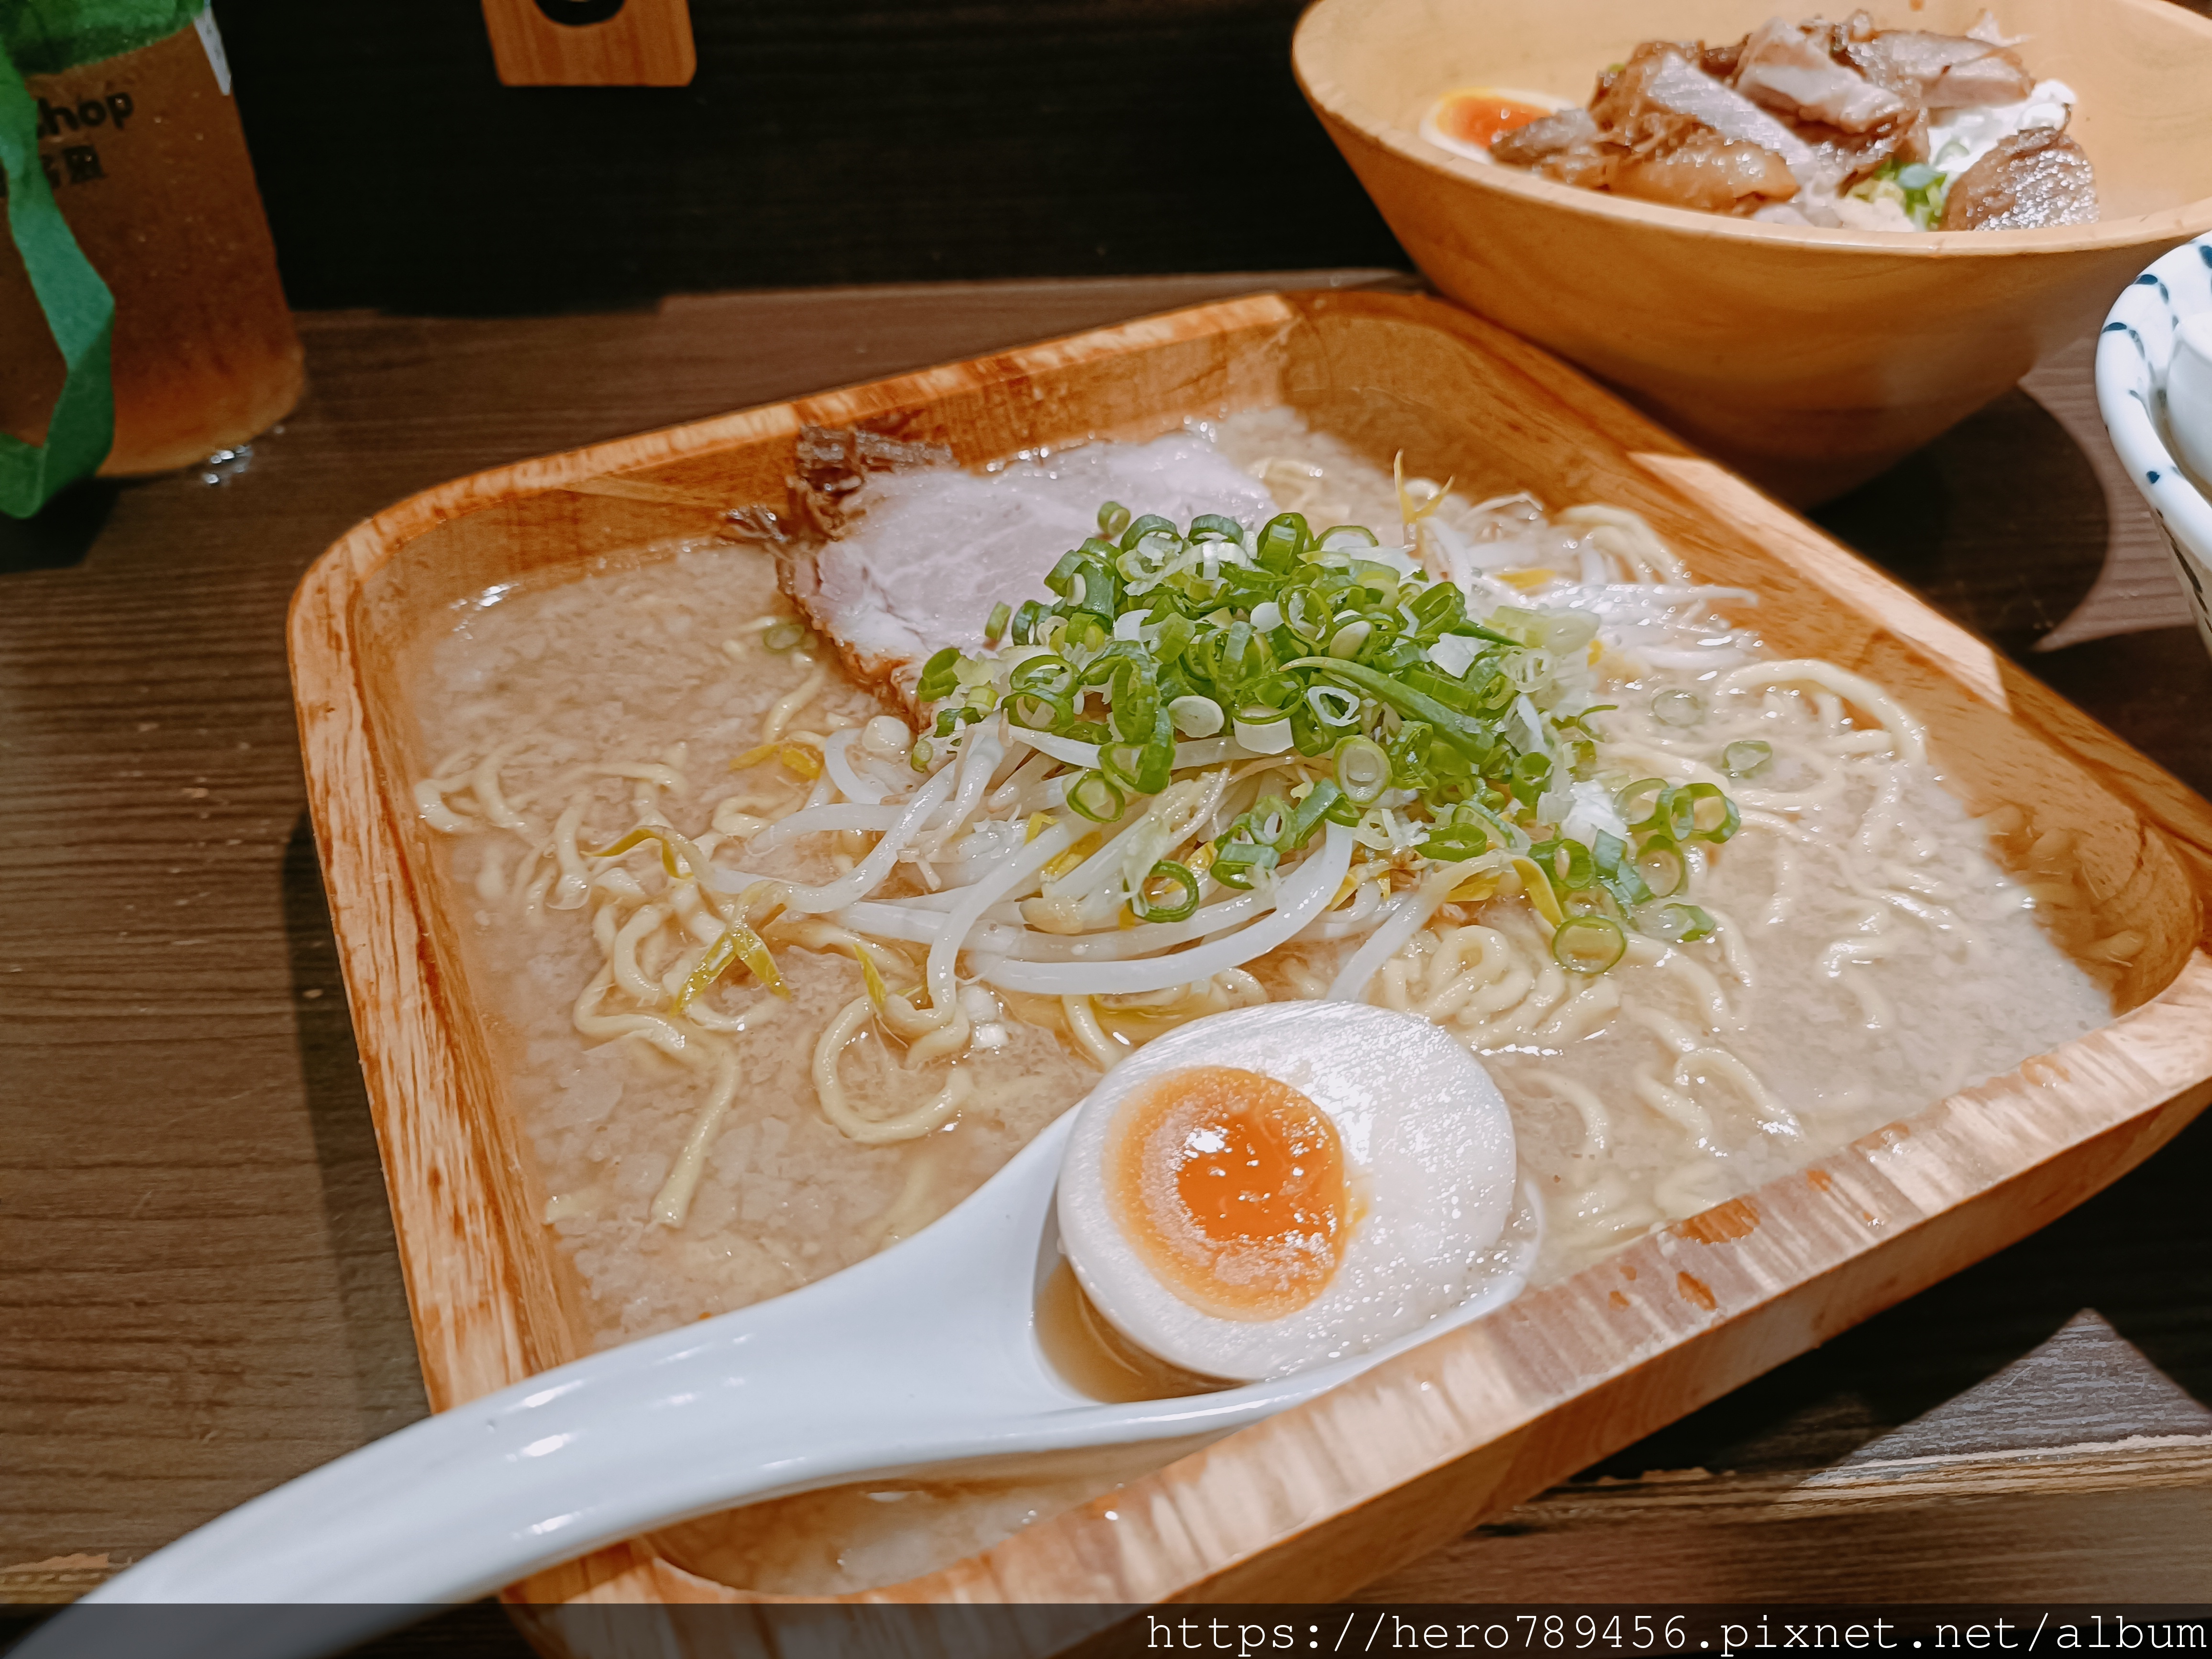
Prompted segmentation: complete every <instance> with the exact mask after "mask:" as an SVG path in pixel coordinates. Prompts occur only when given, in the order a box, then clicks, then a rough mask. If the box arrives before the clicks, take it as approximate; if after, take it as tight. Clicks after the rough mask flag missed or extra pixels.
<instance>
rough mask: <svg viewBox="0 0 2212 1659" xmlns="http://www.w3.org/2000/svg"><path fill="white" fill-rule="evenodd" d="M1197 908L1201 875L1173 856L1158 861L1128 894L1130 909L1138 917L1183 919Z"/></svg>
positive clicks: (1168, 919) (1170, 919)
mask: <svg viewBox="0 0 2212 1659" xmlns="http://www.w3.org/2000/svg"><path fill="white" fill-rule="evenodd" d="M1163 883H1164V884H1166V885H1165V887H1163V886H1162V884H1163ZM1197 908H1198V877H1197V876H1196V874H1194V872H1192V870H1191V869H1190V866H1188V865H1182V864H1177V863H1176V861H1175V860H1173V859H1162V860H1160V861H1159V862H1158V864H1155V865H1154V866H1152V874H1150V875H1149V876H1146V878H1145V879H1144V880H1143V881H1142V882H1140V883H1139V884H1138V886H1137V890H1136V891H1135V892H1134V893H1133V894H1132V895H1130V897H1129V910H1130V913H1131V914H1132V915H1134V916H1135V917H1136V918H1137V920H1138V921H1182V920H1183V919H1184V918H1185V917H1187V916H1188V915H1192V914H1193V913H1194V912H1195V911H1196V910H1197Z"/></svg>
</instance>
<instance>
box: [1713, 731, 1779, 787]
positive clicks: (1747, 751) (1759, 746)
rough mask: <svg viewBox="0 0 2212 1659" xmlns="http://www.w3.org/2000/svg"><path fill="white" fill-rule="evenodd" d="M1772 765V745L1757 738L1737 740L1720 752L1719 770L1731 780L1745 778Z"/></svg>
mask: <svg viewBox="0 0 2212 1659" xmlns="http://www.w3.org/2000/svg"><path fill="white" fill-rule="evenodd" d="M1773 763H1774V745H1773V744H1771V743H1768V742H1766V741H1765V740H1764V739H1763V738H1737V739H1736V741H1735V742H1734V743H1732V744H1729V746H1728V747H1727V748H1725V749H1723V750H1721V770H1722V771H1723V772H1725V773H1727V774H1728V775H1729V776H1730V777H1732V778H1747V777H1750V776H1751V775H1753V773H1756V772H1762V771H1765V769H1767V768H1768V767H1770V766H1771V765H1772V764H1773Z"/></svg>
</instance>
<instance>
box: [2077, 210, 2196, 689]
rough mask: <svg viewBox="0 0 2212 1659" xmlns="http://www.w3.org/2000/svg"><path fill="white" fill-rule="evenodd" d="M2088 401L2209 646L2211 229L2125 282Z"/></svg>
mask: <svg viewBox="0 0 2212 1659" xmlns="http://www.w3.org/2000/svg"><path fill="white" fill-rule="evenodd" d="M2097 407H2098V409H2099V410H2100V412H2101V413H2102V414H2103V415H2104V417H2105V429H2106V431H2107V432H2108V433H2110V434H2111V435H2112V447H2113V448H2114V449H2116V450H2118V452H2119V456H2120V459H2121V461H2122V462H2123V463H2124V464H2125V465H2126V467H2127V469H2128V472H2129V475H2130V477H2133V478H2134V479H2135V481H2136V489H2140V490H2141V491H2142V494H2143V499H2144V500H2145V501H2148V502H2149V503H2150V507H2151V511H2152V512H2154V513H2156V514H2157V515H2158V521H2159V523H2160V525H2161V526H2164V527H2165V530H2166V540H2167V542H2168V543H2169V544H2171V545H2172V548H2173V558H2174V562H2175V563H2176V564H2177V565H2179V567H2180V568H2181V580H2182V584H2183V586H2185V587H2186V588H2187V589H2188V591H2189V602H2190V606H2191V610H2192V611H2194V612H2195V613H2196V617H2197V632H2198V633H2199V634H2200V635H2203V640H2204V648H2205V649H2206V650H2208V651H2212V234H2208V235H2203V236H2200V237H2198V238H2197V240H2195V241H2193V242H2185V243H2184V244H2183V245H2182V246H2179V247H2178V248H2176V249H2174V250H2173V252H2171V253H2169V254H2167V255H2166V257H2165V258H2162V259H2160V260H2159V261H2158V262H2157V263H2156V264H2153V265H2152V266H2151V267H2150V269H2149V270H2146V271H2144V272H2143V274H2142V276H2138V277H2136V279H2135V281H2134V282H2132V283H2130V284H2129V285H2128V286H2127V287H2126V288H2125V289H2123V290H2122V291H2121V293H2120V297H2119V298H2118V300H2117V301H2114V302H2113V305H2112V311H2111V312H2110V313H2108V314H2107V315H2106V319H2105V328H2104V332H2103V333H2102V334H2101V335H2100V336H2099V337H2098V340H2097Z"/></svg>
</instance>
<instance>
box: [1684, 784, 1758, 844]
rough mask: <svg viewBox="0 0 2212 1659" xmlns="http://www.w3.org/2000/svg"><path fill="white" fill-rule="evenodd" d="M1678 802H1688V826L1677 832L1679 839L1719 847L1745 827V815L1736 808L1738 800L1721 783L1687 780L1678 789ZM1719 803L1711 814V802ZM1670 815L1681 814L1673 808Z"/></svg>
mask: <svg viewBox="0 0 2212 1659" xmlns="http://www.w3.org/2000/svg"><path fill="white" fill-rule="evenodd" d="M1674 799H1675V802H1676V803H1677V804H1682V803H1686V804H1687V805H1688V808H1689V811H1688V815H1687V823H1688V827H1687V828H1686V829H1682V830H1680V831H1678V832H1676V834H1675V836H1674V839H1675V840H1676V841H1692V840H1696V841H1709V842H1712V843H1713V844H1714V845H1715V846H1718V845H1719V844H1720V843H1721V842H1724V841H1726V840H1727V839H1728V838H1729V836H1733V835H1734V834H1735V832H1736V831H1737V830H1738V829H1741V828H1742V827H1743V815H1742V814H1741V812H1739V811H1736V806H1735V802H1734V801H1732V800H1730V799H1729V798H1728V797H1727V796H1726V795H1724V794H1723V793H1721V789H1720V786H1719V785H1717V784H1712V783H1686V784H1684V785H1683V786H1682V787H1680V789H1677V790H1676V791H1674ZM1709 802H1710V803H1717V811H1714V812H1712V813H1711V814H1708V813H1707V812H1705V810H1704V809H1705V806H1706V805H1707V804H1708V803H1709ZM1668 816H1669V817H1670V818H1672V817H1677V816H1678V815H1677V814H1676V813H1675V812H1674V809H1673V808H1672V807H1670V808H1669V810H1668Z"/></svg>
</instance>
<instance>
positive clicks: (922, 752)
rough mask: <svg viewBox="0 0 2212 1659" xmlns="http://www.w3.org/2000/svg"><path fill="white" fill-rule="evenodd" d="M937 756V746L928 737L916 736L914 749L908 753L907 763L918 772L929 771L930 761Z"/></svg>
mask: <svg viewBox="0 0 2212 1659" xmlns="http://www.w3.org/2000/svg"><path fill="white" fill-rule="evenodd" d="M936 756H937V749H936V746H935V745H934V744H932V743H931V742H930V740H929V739H928V738H915V740H914V747H913V749H912V750H909V751H908V754H907V757H906V763H907V764H908V766H911V767H912V768H914V769H915V771H917V772H927V770H929V763H930V762H931V761H932V760H933V759H935V758H936Z"/></svg>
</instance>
